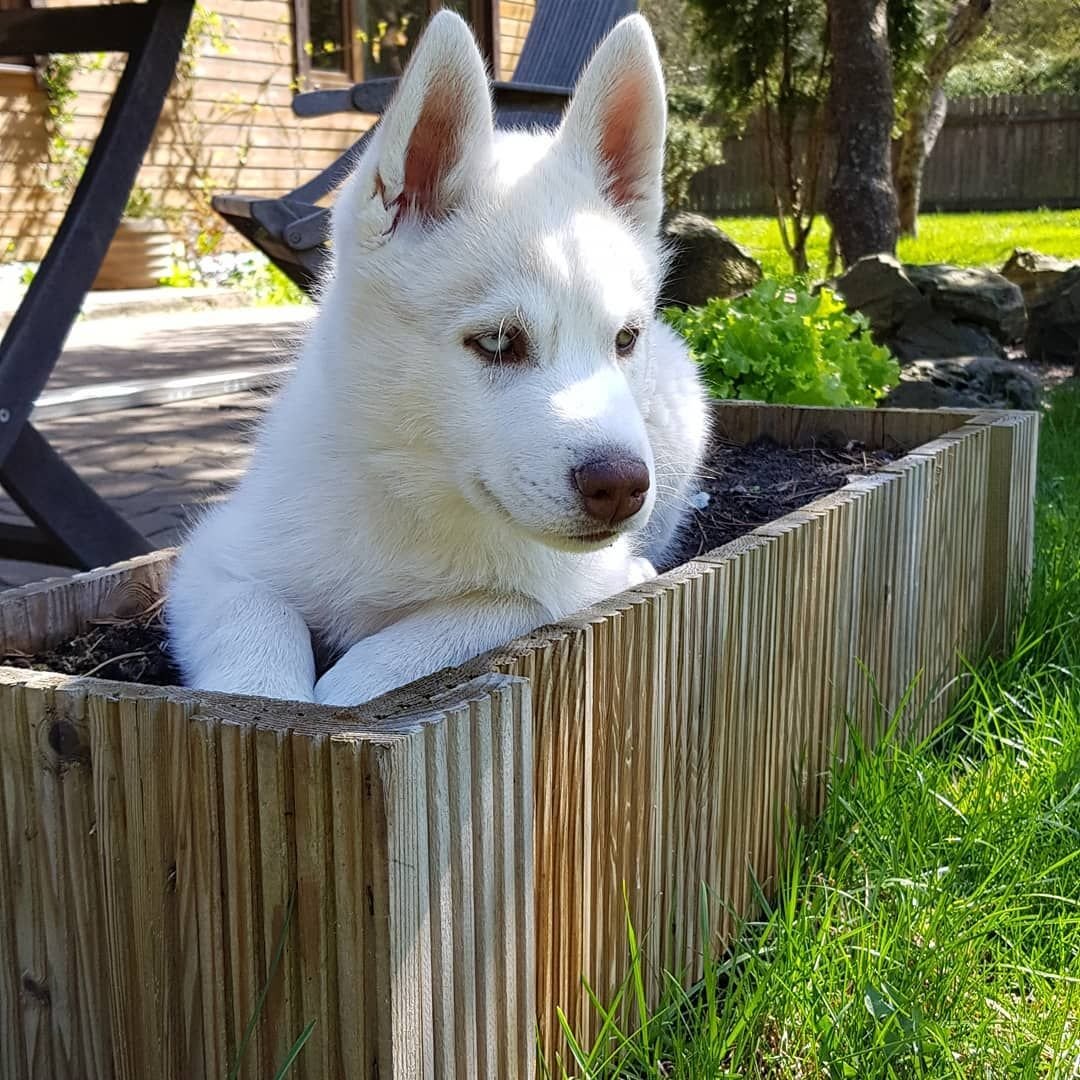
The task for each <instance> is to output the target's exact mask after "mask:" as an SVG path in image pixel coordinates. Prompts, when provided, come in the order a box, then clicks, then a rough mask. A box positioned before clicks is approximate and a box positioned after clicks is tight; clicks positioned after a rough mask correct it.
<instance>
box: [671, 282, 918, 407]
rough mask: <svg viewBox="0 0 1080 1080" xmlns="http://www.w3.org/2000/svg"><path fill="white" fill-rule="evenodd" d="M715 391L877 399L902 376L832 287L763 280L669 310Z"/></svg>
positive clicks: (754, 396) (863, 401)
mask: <svg viewBox="0 0 1080 1080" xmlns="http://www.w3.org/2000/svg"><path fill="white" fill-rule="evenodd" d="M664 314H665V317H666V319H667V320H668V322H669V323H670V324H671V325H672V326H673V327H674V328H675V329H676V330H677V331H678V332H679V333H680V334H682V336H683V337H684V338H685V339H686V342H687V344H688V345H689V346H690V352H691V354H692V355H693V357H694V359H695V360H697V362H698V363H699V364H700V365H701V367H702V371H703V372H704V376H705V382H706V384H707V385H708V387H709V390H710V391H711V393H712V394H713V396H714V397H718V398H739V399H742V400H744V401H747V400H753V401H768V402H779V403H785V404H790V405H834V406H844V405H873V404H874V403H875V402H876V401H877V400H878V398H880V397H882V396H883V395H884V394H885V393H886V391H887V390H888V389H889V387H890V386H893V385H895V384H896V382H897V381H898V380H899V377H900V368H899V365H898V364H897V363H896V361H895V360H894V359H893V358H892V355H891V354H890V353H889V350H888V349H885V348H882V347H881V346H880V345H875V344H874V342H873V341H872V340H871V338H870V326H869V323H868V322H867V321H866V318H865V317H864V316H863V315H860V314H858V313H855V314H849V313H848V312H847V311H846V310H845V309H844V305H843V303H842V302H841V301H840V299H839V298H838V297H837V296H836V295H835V294H834V293H833V292H831V291H830V290H829V289H826V288H822V289H821V291H820V292H818V293H817V294H812V293H809V292H807V291H806V290H805V289H801V288H785V287H784V286H782V285H779V284H777V283H776V282H775V281H763V282H762V283H761V284H760V285H758V286H757V287H756V288H755V289H754V290H753V291H752V292H750V293H748V294H747V295H746V296H741V297H738V298H737V299H735V300H711V301H710V302H709V303H708V304H706V305H705V306H704V307H700V308H689V309H687V310H686V311H680V310H678V309H677V308H669V309H668V310H667V311H666V312H665V313H664Z"/></svg>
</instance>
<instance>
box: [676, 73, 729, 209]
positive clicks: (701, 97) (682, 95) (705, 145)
mask: <svg viewBox="0 0 1080 1080" xmlns="http://www.w3.org/2000/svg"><path fill="white" fill-rule="evenodd" d="M708 107H709V99H708V95H707V94H706V92H705V91H703V90H690V89H687V88H670V89H669V90H668V125H667V141H666V142H665V144H664V203H665V205H667V206H668V207H669V208H670V209H672V210H681V209H683V208H684V207H685V206H686V204H687V202H688V200H689V197H690V182H691V181H692V180H693V179H694V177H695V176H697V174H698V173H699V172H701V171H702V169H707V168H708V167H709V166H710V165H719V164H721V163H722V162H723V160H724V153H723V139H722V136H721V133H720V132H719V131H718V130H717V129H716V128H715V127H711V126H709V125H707V124H706V123H705V117H706V114H707V113H708Z"/></svg>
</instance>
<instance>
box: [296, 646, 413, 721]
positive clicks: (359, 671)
mask: <svg viewBox="0 0 1080 1080" xmlns="http://www.w3.org/2000/svg"><path fill="white" fill-rule="evenodd" d="M363 646H364V642H363V641H361V642H360V643H359V644H357V645H354V646H353V647H352V648H351V649H350V650H349V651H348V652H347V653H346V654H345V655H344V656H343V657H342V658H341V659H340V660H339V661H338V662H337V663H336V664H335V665H334V666H333V667H332V668H330V670H329V671H328V672H327V673H326V674H325V675H323V677H322V678H321V679H319V681H318V682H316V683H315V701H316V702H317V703H318V704H319V705H363V704H364V702H366V701H371V700H372V699H373V698H377V697H380V696H381V695H382V694H385V693H387V692H388V691H390V690H393V689H395V688H396V687H398V686H402V685H403V684H404V683H407V682H409V678H408V677H407V676H404V677H403V676H401V675H400V674H398V673H397V672H395V671H393V670H391V668H390V667H389V666H388V665H386V664H385V663H380V662H379V660H378V658H377V657H376V656H375V655H374V653H375V650H374V649H369V648H364V647H363Z"/></svg>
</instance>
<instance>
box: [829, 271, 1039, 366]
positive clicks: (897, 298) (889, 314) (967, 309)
mask: <svg viewBox="0 0 1080 1080" xmlns="http://www.w3.org/2000/svg"><path fill="white" fill-rule="evenodd" d="M832 284H833V287H834V288H835V289H836V291H837V292H838V293H839V294H840V295H841V296H843V298H844V302H845V303H846V304H847V306H848V308H849V309H852V310H856V311H861V312H862V313H863V314H864V315H865V316H866V317H867V319H869V321H870V327H871V330H872V331H873V334H874V337H875V338H876V339H877V340H878V341H879V342H881V343H882V344H883V345H886V346H888V347H889V348H890V349H891V350H892V351H893V353H894V354H895V355H896V356H897V357H898V358H899V359H900V360H918V359H923V358H928V357H929V358H932V357H943V356H998V357H1002V358H1003V357H1004V350H1003V349H1002V345H1005V344H1008V343H1010V342H1013V341H1017V340H1019V339H1020V338H1021V337H1022V336H1023V334H1024V328H1025V325H1026V321H1027V316H1026V314H1025V310H1024V298H1023V294H1022V293H1021V292H1020V289H1019V287H1018V286H1016V285H1014V284H1013V283H1012V282H1011V281H1008V280H1006V279H1005V278H1004V277H1002V276H1001V275H1000V274H995V273H993V272H992V271H990V270H975V269H968V268H965V267H959V266H947V265H937V266H916V265H914V264H908V263H905V264H901V263H899V262H897V260H896V259H894V258H892V257H891V256H889V255H870V256H867V257H866V258H864V259H860V260H859V261H858V262H857V263H855V264H854V265H852V266H850V267H849V268H848V269H847V271H846V272H845V273H844V274H843V275H841V276H840V277H839V278H837V279H836V281H835V282H833V283H832Z"/></svg>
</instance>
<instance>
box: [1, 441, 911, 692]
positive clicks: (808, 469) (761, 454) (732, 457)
mask: <svg viewBox="0 0 1080 1080" xmlns="http://www.w3.org/2000/svg"><path fill="white" fill-rule="evenodd" d="M892 460H894V456H893V455H891V454H889V453H887V452H885V451H868V450H866V449H865V448H864V447H862V446H861V445H859V444H857V443H850V444H848V445H847V446H846V447H843V448H841V449H835V448H826V447H808V448H805V449H795V450H793V449H790V448H788V447H783V446H779V445H778V444H777V443H774V442H771V441H769V440H764V439H762V440H759V441H757V442H755V443H751V444H749V445H747V446H736V445H730V444H724V443H722V442H717V443H715V444H714V445H713V447H712V448H711V452H710V454H709V459H708V464H707V468H706V470H705V476H704V478H703V480H702V482H701V484H700V489H701V490H702V491H703V492H705V494H707V495H708V497H709V498H708V502H707V504H706V505H705V506H703V507H702V508H701V509H695V510H694V511H693V516H692V518H691V520H689V521H688V522H687V524H686V526H685V528H684V529H683V531H682V534H681V543H680V544H679V545H678V548H677V550H676V551H675V552H674V553H673V556H672V558H670V559H669V561H668V565H666V566H663V567H658V569H660V570H668V569H671V567H673V566H678V565H679V564H681V563H684V562H687V561H689V560H690V559H693V558H695V557H697V556H698V555H701V554H703V553H704V552H706V551H711V550H712V549H714V548H718V547H720V546H722V545H723V544H727V543H729V542H730V541H732V540H735V539H737V538H738V537H740V536H743V535H745V534H746V533H748V532H750V531H751V530H753V529H754V528H756V527H757V526H758V525H763V524H765V523H766V522H768V521H774V520H776V519H777V518H780V517H783V516H784V515H785V514H788V513H790V512H791V511H793V510H797V509H799V508H800V507H802V506H805V505H806V504H807V503H809V502H812V501H813V500H814V499H817V498H819V497H820V496H822V495H827V494H829V493H830V492H833V491H837V490H838V489H839V488H842V487H843V486H844V485H845V484H846V483H847V482H848V481H849V480H850V479H851V478H852V477H855V476H865V475H868V474H869V473H873V472H876V471H877V470H878V469H880V468H881V467H882V466H883V465H886V464H888V463H889V462H890V461H892ZM699 498H700V497H699ZM161 609H162V603H161V601H160V600H159V601H157V602H155V603H154V604H152V605H151V606H150V607H149V608H146V609H145V610H143V611H141V612H140V613H138V614H136V615H133V616H129V617H127V618H111V619H102V620H98V621H96V622H94V623H92V624H91V626H90V628H89V629H88V630H87V631H86V632H85V633H83V634H80V635H79V636H78V637H76V638H74V639H72V640H71V641H67V642H64V643H63V644H62V645H59V646H58V647H56V648H55V649H50V650H48V651H47V652H42V653H40V654H37V655H34V656H26V655H23V654H21V653H20V654H11V655H8V656H6V657H4V658H3V662H4V663H5V664H8V665H10V666H13V667H24V668H32V669H36V670H40V671H54V672H59V673H60V674H64V675H83V676H88V675H96V676H98V677H100V678H103V679H116V680H119V681H121V682H138V683H146V684H149V685H152V686H177V685H179V684H180V683H181V681H182V680H181V678H180V673H179V671H178V670H177V668H176V666H175V664H174V663H173V661H172V658H171V657H170V656H169V651H168V644H167V638H166V630H165V624H164V621H163V619H162V610H161Z"/></svg>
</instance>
